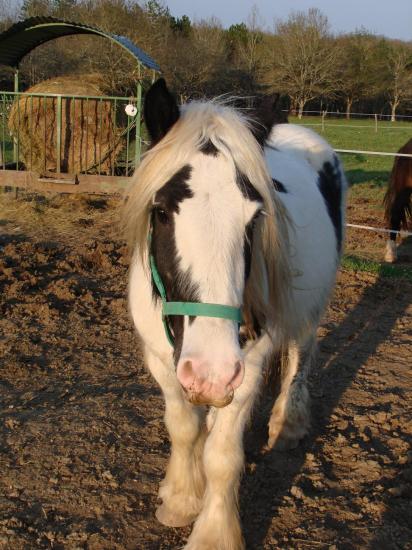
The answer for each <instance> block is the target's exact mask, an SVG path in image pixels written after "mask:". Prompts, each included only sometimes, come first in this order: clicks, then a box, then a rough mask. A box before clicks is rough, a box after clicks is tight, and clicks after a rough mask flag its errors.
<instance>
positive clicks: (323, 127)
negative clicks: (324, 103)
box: [322, 111, 326, 132]
mask: <svg viewBox="0 0 412 550" xmlns="http://www.w3.org/2000/svg"><path fill="white" fill-rule="evenodd" d="M325 116H326V111H322V132H324V131H325Z"/></svg>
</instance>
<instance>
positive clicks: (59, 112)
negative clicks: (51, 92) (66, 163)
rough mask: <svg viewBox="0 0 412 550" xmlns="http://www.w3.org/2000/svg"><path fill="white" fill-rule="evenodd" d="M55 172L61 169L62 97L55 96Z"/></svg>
mask: <svg viewBox="0 0 412 550" xmlns="http://www.w3.org/2000/svg"><path fill="white" fill-rule="evenodd" d="M56 109H57V113H56V124H57V128H56V165H57V166H56V172H61V168H62V96H61V95H58V96H57V105H56Z"/></svg>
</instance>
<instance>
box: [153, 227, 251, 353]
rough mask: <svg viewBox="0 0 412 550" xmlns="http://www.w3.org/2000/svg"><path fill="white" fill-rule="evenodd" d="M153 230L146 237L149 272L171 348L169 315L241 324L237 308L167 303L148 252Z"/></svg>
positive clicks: (203, 304) (172, 339) (205, 304)
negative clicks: (207, 318)
mask: <svg viewBox="0 0 412 550" xmlns="http://www.w3.org/2000/svg"><path fill="white" fill-rule="evenodd" d="M152 231H153V228H152V226H150V230H149V235H148V239H147V240H148V247H149V262H150V272H151V275H152V279H153V282H154V284H155V286H156V288H157V290H158V292H159V294H160V297H161V299H162V321H163V326H164V329H165V333H166V337H167V339H168V341H169V343H170V345H171V346H172V347H174V345H175V339H174V336H173V334H172V331H171V330H170V326H169V323H168V322H167V317H168V316H170V315H190V316H195V317H216V318H219V319H228V320H230V321H236V322H237V323H241V322H242V310H241V309H240V308H238V307H233V306H225V305H222V304H207V303H204V302H168V301H167V296H166V289H165V287H164V284H163V281H162V278H161V277H160V273H159V271H158V270H157V267H156V262H155V259H154V256H153V254H152V253H151V252H150V244H151V240H152Z"/></svg>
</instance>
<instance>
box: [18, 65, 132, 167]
mask: <svg viewBox="0 0 412 550" xmlns="http://www.w3.org/2000/svg"><path fill="white" fill-rule="evenodd" d="M104 92H105V89H104V85H103V84H102V79H101V77H99V76H97V75H74V76H60V77H56V78H53V79H50V80H45V81H44V82H40V83H39V84H36V85H35V86H33V87H31V88H29V89H28V90H27V91H26V93H28V94H61V95H64V96H95V97H96V96H99V97H101V96H104ZM8 124H9V130H10V133H11V134H12V136H13V137H14V139H15V140H18V143H19V159H20V160H21V161H23V162H24V164H25V166H26V169H27V170H32V171H34V172H38V173H40V174H42V173H45V172H49V171H50V172H68V173H81V172H86V171H92V172H99V173H103V174H111V173H113V170H114V163H115V160H116V157H117V156H118V154H119V152H120V150H121V149H122V147H123V146H124V140H122V138H121V129H118V128H116V113H115V108H114V104H113V102H112V101H109V100H102V99H81V98H78V97H77V98H76V97H62V101H61V148H60V159H61V162H60V166H58V154H57V129H58V100H57V97H43V96H35V95H34V96H31V97H27V96H23V97H21V98H20V99H18V100H16V101H14V103H13V105H12V107H11V109H10V114H9V123H8Z"/></svg>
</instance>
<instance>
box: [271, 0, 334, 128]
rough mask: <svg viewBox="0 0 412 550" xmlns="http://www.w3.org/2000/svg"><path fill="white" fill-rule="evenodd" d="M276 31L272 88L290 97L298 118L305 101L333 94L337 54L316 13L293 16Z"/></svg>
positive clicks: (324, 21) (325, 24) (326, 27)
mask: <svg viewBox="0 0 412 550" xmlns="http://www.w3.org/2000/svg"><path fill="white" fill-rule="evenodd" d="M276 30H277V35H278V37H277V50H276V52H275V53H276V55H275V56H274V60H273V63H274V66H273V70H272V71H271V76H272V79H273V85H275V86H276V87H277V88H278V89H279V90H281V91H284V92H285V93H287V94H288V95H289V96H290V98H291V102H292V106H296V107H297V108H298V111H299V118H301V117H302V113H303V109H304V107H305V105H306V103H307V102H308V101H310V100H311V99H314V98H315V97H317V96H319V95H326V94H330V93H332V92H333V91H334V90H335V85H336V74H335V73H336V58H337V51H336V48H335V47H334V41H333V39H332V37H331V35H330V33H329V23H328V20H327V17H326V16H324V15H323V14H322V13H321V12H320V11H319V10H318V9H315V8H311V9H309V10H308V12H307V13H304V12H294V13H292V15H290V16H289V19H288V20H287V21H286V23H283V22H280V23H278V24H277V26H276Z"/></svg>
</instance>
